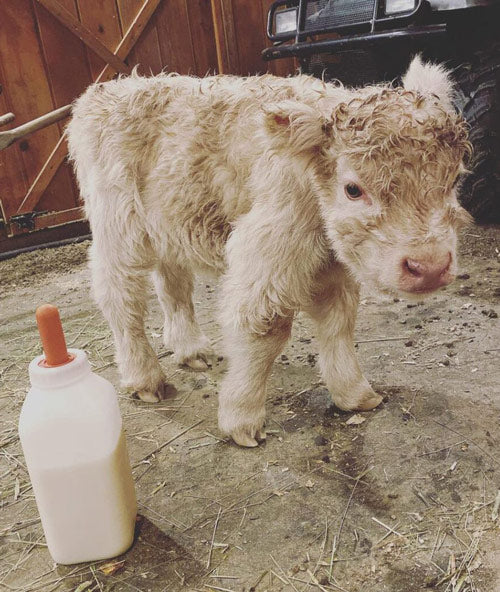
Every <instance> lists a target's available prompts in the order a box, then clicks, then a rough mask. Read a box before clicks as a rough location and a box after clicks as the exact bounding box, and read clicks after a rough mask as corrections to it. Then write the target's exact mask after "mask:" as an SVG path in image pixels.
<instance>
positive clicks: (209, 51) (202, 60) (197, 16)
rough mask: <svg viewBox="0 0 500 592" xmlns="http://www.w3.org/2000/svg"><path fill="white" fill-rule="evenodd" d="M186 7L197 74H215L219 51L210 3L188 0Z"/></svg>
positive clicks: (204, 0) (205, 0)
mask: <svg viewBox="0 0 500 592" xmlns="http://www.w3.org/2000/svg"><path fill="white" fill-rule="evenodd" d="M186 7H187V11H188V18H189V23H190V31H191V43H192V45H193V52H194V59H195V73H196V74H197V75H198V76H205V75H207V74H213V73H214V72H216V71H217V49H216V45H215V32H214V24H213V21H212V9H211V6H210V3H209V2H207V0H187V2H186Z"/></svg>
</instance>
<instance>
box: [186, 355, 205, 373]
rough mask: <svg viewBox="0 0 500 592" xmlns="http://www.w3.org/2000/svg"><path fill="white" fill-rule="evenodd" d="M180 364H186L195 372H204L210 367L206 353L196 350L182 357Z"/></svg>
mask: <svg viewBox="0 0 500 592" xmlns="http://www.w3.org/2000/svg"><path fill="white" fill-rule="evenodd" d="M180 365H181V366H187V367H188V368H191V370H194V371H195V372H205V371H207V370H208V369H209V368H210V364H209V363H208V355H207V354H206V353H205V352H198V353H197V354H195V355H192V356H189V357H188V358H184V359H183V360H181V361H180Z"/></svg>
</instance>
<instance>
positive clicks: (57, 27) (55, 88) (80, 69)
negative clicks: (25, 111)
mask: <svg viewBox="0 0 500 592" xmlns="http://www.w3.org/2000/svg"><path fill="white" fill-rule="evenodd" d="M60 3H61V4H62V5H63V6H64V8H65V9H66V10H68V11H70V12H71V13H72V14H73V16H74V17H75V18H76V17H77V16H78V11H77V9H76V4H75V2H74V0H60ZM34 6H35V14H36V18H37V23H38V30H39V35H40V41H41V44H42V50H43V55H44V58H45V64H46V72H47V79H48V81H49V84H50V88H51V92H52V96H53V99H54V103H55V105H56V106H60V105H67V104H68V103H71V101H73V100H74V98H75V97H77V96H79V95H80V94H81V93H82V92H83V91H84V90H85V88H86V87H87V86H88V85H89V83H90V82H91V81H92V79H91V75H90V68H89V64H88V59H87V53H86V50H85V45H84V43H83V42H82V41H81V40H80V39H78V38H77V37H76V36H75V35H73V34H72V33H71V32H70V31H69V30H68V29H67V28H66V27H64V26H63V25H61V23H59V22H58V21H57V20H56V19H55V18H54V17H53V16H52V15H51V14H50V13H49V12H48V11H47V10H46V9H45V8H44V7H43V6H42V5H41V4H37V3H36V4H35V5H34ZM63 129H64V124H59V131H60V133H61V134H62V131H63ZM63 169H64V170H65V173H64V174H66V175H68V176H69V178H70V191H68V192H66V193H65V194H64V195H59V196H58V195H57V194H56V193H55V192H53V191H51V186H50V184H49V186H48V188H47V191H45V192H44V194H43V196H42V198H41V200H40V202H39V203H38V204H37V208H38V209H40V210H54V209H68V208H71V207H74V206H76V205H77V203H78V201H79V192H78V189H77V187H76V183H75V179H74V176H73V171H72V169H71V167H69V166H66V165H63ZM59 174H60V173H59V172H58V173H57V174H56V175H59Z"/></svg>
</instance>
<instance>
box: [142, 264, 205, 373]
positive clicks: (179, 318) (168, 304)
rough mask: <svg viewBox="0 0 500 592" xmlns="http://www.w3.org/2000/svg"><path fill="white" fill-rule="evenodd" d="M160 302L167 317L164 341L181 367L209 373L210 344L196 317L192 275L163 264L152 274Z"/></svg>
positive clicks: (184, 270)
mask: <svg viewBox="0 0 500 592" xmlns="http://www.w3.org/2000/svg"><path fill="white" fill-rule="evenodd" d="M153 281H154V284H155V288H156V292H157V294H158V299H159V301H160V304H161V307H162V309H163V312H164V314H165V325H164V333H163V338H164V341H165V345H166V346H167V347H171V348H172V349H173V351H174V357H175V360H176V361H177V363H178V364H184V365H186V366H189V367H190V368H192V369H193V370H198V371H203V370H207V369H208V353H209V350H210V342H209V340H208V338H207V337H206V336H205V335H204V334H203V333H202V331H201V329H200V327H199V325H198V323H197V322H196V318H195V314H194V306H193V300H192V293H193V274H192V273H191V272H190V271H189V270H188V269H186V268H184V267H182V266H180V265H178V264H176V263H174V262H171V261H169V262H165V261H163V262H161V263H160V264H158V265H157V267H156V269H155V270H154V272H153Z"/></svg>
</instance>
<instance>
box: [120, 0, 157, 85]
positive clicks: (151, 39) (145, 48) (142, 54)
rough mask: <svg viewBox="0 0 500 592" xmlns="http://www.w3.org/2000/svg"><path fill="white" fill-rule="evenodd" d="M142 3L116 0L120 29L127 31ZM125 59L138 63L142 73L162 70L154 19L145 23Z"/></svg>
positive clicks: (155, 72) (139, 0)
mask: <svg viewBox="0 0 500 592" xmlns="http://www.w3.org/2000/svg"><path fill="white" fill-rule="evenodd" d="M142 5H143V2H142V0H118V10H119V13H120V22H121V25H122V30H124V31H127V29H128V28H129V27H130V25H131V24H132V23H133V22H134V19H135V17H136V16H137V14H138V12H139V10H140V9H141V7H142ZM127 61H128V63H129V64H134V65H138V66H139V72H140V73H141V74H144V75H150V74H159V73H160V72H161V71H162V69H163V63H162V61H161V53H160V45H159V40H158V29H157V26H156V23H155V21H154V20H150V21H149V23H148V24H147V25H146V27H145V29H144V31H143V32H142V34H141V36H140V37H139V39H138V40H137V43H136V44H135V46H134V47H133V49H132V51H131V52H130V54H129V56H128V59H127Z"/></svg>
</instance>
